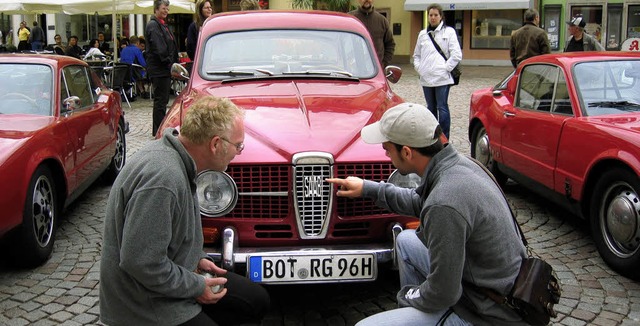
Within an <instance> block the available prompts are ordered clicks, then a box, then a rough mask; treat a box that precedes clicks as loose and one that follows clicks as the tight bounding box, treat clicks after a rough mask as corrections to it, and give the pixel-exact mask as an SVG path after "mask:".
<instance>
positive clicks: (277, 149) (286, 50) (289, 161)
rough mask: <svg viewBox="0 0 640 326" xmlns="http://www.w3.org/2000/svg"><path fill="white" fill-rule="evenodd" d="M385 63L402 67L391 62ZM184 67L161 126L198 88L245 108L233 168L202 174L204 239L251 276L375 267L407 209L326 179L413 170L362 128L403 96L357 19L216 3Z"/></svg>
mask: <svg viewBox="0 0 640 326" xmlns="http://www.w3.org/2000/svg"><path fill="white" fill-rule="evenodd" d="M386 72H387V74H388V75H389V77H388V78H389V79H390V80H393V81H397V79H398V78H400V74H401V71H400V69H399V68H397V67H391V66H390V67H387V70H386ZM191 74H192V76H191V79H190V81H189V82H188V84H187V86H186V88H185V89H184V90H183V91H182V92H181V94H180V97H179V98H177V99H176V101H175V103H174V104H173V106H172V108H171V110H170V112H169V113H168V115H167V117H166V118H165V120H164V123H163V125H162V128H161V129H163V128H165V127H179V126H180V123H181V120H182V117H183V115H184V114H185V112H186V111H187V110H189V106H190V105H191V104H192V103H193V101H194V99H195V98H197V97H199V96H202V95H205V94H206V95H215V96H218V97H227V98H230V99H231V100H232V101H233V102H234V103H235V104H237V105H238V106H240V107H242V108H244V109H246V118H245V128H246V134H245V142H244V144H245V145H246V147H245V149H244V151H243V152H242V155H239V156H237V157H236V158H235V160H234V161H233V162H232V164H231V165H230V166H229V169H228V171H226V172H227V173H228V174H227V173H216V172H206V173H204V174H202V175H201V176H200V177H199V179H198V192H199V201H200V206H201V212H202V225H203V229H204V233H205V238H206V239H208V240H207V244H206V246H207V247H206V248H205V250H206V251H207V252H208V253H209V254H210V255H211V256H212V257H213V258H214V259H215V260H217V261H222V266H223V267H224V268H226V269H229V270H233V269H235V268H236V267H237V268H238V269H239V270H244V269H245V268H246V270H247V276H248V277H250V279H251V280H253V281H255V282H263V283H310V282H341V281H363V280H374V279H376V277H377V272H378V265H379V264H381V263H385V262H391V261H392V260H393V248H394V235H395V234H397V232H399V231H400V230H401V229H402V228H404V227H405V223H406V222H408V221H410V220H412V219H411V218H408V217H403V216H398V215H395V214H391V213H389V212H387V211H385V210H383V209H380V208H378V207H376V206H375V205H374V203H373V202H372V201H369V200H365V199H360V200H352V199H345V198H338V197H336V196H335V189H333V188H332V187H331V185H330V184H328V183H326V182H325V181H324V179H326V178H328V177H347V176H349V175H357V176H361V177H365V178H368V179H372V180H389V182H410V180H409V179H407V178H405V177H403V176H400V174H399V173H396V174H395V175H393V176H392V173H393V172H394V168H393V166H392V165H391V162H390V160H389V158H387V157H386V156H385V154H384V151H383V150H382V148H380V146H376V145H368V144H365V143H364V142H363V141H362V140H361V139H360V129H361V128H362V127H363V126H365V125H367V124H369V123H372V122H374V121H376V120H378V119H379V118H380V116H381V115H382V113H383V112H384V111H385V110H386V109H387V108H390V107H392V106H394V105H396V104H398V103H401V102H402V99H401V98H399V97H398V96H397V95H396V94H394V93H393V92H392V90H391V88H390V87H389V84H388V82H387V78H385V72H384V70H383V69H382V67H381V66H380V63H379V62H378V59H377V57H376V54H375V50H374V47H373V43H372V41H371V38H370V36H369V33H368V32H367V30H366V29H365V27H364V26H363V25H362V24H361V23H360V21H359V20H357V19H356V18H354V17H353V16H349V15H346V14H340V13H329V12H320V11H318V12H313V11H296V12H278V11H251V12H235V13H224V14H218V15H215V16H213V17H212V18H210V19H208V20H207V22H206V23H205V24H204V26H203V27H202V30H201V32H200V37H199V40H198V46H197V50H196V58H195V60H194V64H193V67H192V72H191ZM414 186H415V185H414ZM394 231H395V232H396V233H394ZM235 265H239V266H235Z"/></svg>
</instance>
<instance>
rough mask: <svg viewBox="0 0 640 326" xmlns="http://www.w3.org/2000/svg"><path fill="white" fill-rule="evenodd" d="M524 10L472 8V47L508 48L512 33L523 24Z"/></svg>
mask: <svg viewBox="0 0 640 326" xmlns="http://www.w3.org/2000/svg"><path fill="white" fill-rule="evenodd" d="M522 17H523V11H522V10H520V9H513V10H472V11H471V19H472V23H471V48H473V49H508V48H509V46H510V45H511V33H512V32H513V31H515V30H516V29H518V28H520V27H521V26H522Z"/></svg>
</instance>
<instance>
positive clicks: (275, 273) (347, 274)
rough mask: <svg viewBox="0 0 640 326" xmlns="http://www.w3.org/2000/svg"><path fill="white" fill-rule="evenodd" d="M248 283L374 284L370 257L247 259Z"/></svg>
mask: <svg viewBox="0 0 640 326" xmlns="http://www.w3.org/2000/svg"><path fill="white" fill-rule="evenodd" d="M247 269H248V270H247V273H248V275H249V279H251V280H252V281H253V282H257V283H313V282H331V281H334V282H335V281H356V280H375V279H376V277H377V272H378V266H377V263H376V258H375V256H374V255H373V254H339V255H327V254H325V255H309V254H304V255H282V256H250V257H249V264H248V267H247Z"/></svg>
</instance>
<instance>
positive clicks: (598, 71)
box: [573, 60, 640, 116]
mask: <svg viewBox="0 0 640 326" xmlns="http://www.w3.org/2000/svg"><path fill="white" fill-rule="evenodd" d="M573 75H574V76H573V78H574V81H575V84H576V90H577V91H578V94H579V96H580V100H581V104H582V107H583V108H584V110H583V112H586V115H588V116H596V115H607V114H621V113H628V112H640V60H615V61H597V62H583V63H579V64H576V66H575V67H574V73H573Z"/></svg>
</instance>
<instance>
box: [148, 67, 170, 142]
mask: <svg viewBox="0 0 640 326" xmlns="http://www.w3.org/2000/svg"><path fill="white" fill-rule="evenodd" d="M151 83H152V84H153V129H152V131H151V135H152V136H155V135H156V133H157V132H158V128H160V123H162V120H163V119H164V116H165V115H166V114H167V104H168V103H169V95H170V94H171V77H153V78H151Z"/></svg>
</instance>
